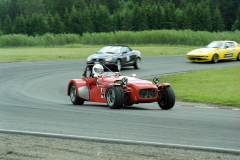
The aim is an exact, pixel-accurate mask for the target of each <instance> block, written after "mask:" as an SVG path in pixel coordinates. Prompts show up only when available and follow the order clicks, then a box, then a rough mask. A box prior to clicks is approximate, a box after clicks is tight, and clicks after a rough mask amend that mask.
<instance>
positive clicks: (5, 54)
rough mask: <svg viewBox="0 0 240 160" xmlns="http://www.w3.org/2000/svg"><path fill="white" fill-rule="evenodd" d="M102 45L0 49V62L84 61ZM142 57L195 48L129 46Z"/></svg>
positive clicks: (184, 52) (178, 52)
mask: <svg viewBox="0 0 240 160" xmlns="http://www.w3.org/2000/svg"><path fill="white" fill-rule="evenodd" d="M102 47H103V45H94V46H93V45H81V44H72V45H66V46H62V47H51V48H50V47H16V48H0V61H42V60H59V59H75V58H79V59H85V58H87V57H88V56H89V55H91V54H93V53H95V52H96V51H98V50H100V49H101V48H102ZM130 47H131V48H132V49H134V50H139V51H141V53H142V56H157V55H176V54H186V53H187V52H189V51H190V50H192V49H195V48H197V46H183V45H178V46H176V45H175V46H171V45H131V46H130Z"/></svg>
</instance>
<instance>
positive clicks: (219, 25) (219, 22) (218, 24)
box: [212, 6, 224, 31]
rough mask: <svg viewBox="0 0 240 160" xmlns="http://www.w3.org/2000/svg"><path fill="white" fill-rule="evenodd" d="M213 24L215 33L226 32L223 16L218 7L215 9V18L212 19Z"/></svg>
mask: <svg viewBox="0 0 240 160" xmlns="http://www.w3.org/2000/svg"><path fill="white" fill-rule="evenodd" d="M212 24H213V26H212V27H213V28H212V29H213V31H223V30H224V23H223V18H222V15H221V11H220V10H219V8H218V6H217V7H216V8H215V10H214V12H213V18H212Z"/></svg>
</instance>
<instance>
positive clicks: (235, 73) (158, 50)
mask: <svg viewBox="0 0 240 160" xmlns="http://www.w3.org/2000/svg"><path fill="white" fill-rule="evenodd" d="M102 47H103V46H102V45H81V44H71V45H65V46H61V47H52V48H48V47H47V48H44V47H31V48H30V47H29V48H28V47H19V48H0V62H4V61H43V60H59V59H85V58H87V57H88V56H89V55H90V54H93V53H95V52H96V51H98V50H99V49H100V48H102ZM130 47H131V48H132V49H135V50H140V51H141V53H142V55H143V56H157V55H173V54H186V53H187V52H189V51H191V50H192V49H195V48H199V47H202V46H183V45H174V46H173V45H172V46H171V45H151V44H149V45H131V46H130ZM193 65H194V64H193ZM239 79H240V66H237V67H229V68H221V69H209V70H201V71H192V72H187V73H181V74H174V75H165V76H161V77H160V82H162V83H164V82H169V83H170V84H171V86H172V87H173V89H174V91H175V94H176V99H177V100H180V101H188V102H200V103H211V104H217V105H228V106H235V107H240V101H239V99H240V86H239Z"/></svg>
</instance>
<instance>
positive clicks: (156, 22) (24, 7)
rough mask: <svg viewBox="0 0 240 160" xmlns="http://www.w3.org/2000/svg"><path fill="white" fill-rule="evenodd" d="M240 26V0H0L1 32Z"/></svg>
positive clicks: (231, 28) (225, 28)
mask: <svg viewBox="0 0 240 160" xmlns="http://www.w3.org/2000/svg"><path fill="white" fill-rule="evenodd" d="M162 29H165V30H168V29H175V30H185V29H190V30H193V31H209V32H221V31H235V30H240V1H239V0H221V1H219V0H201V1H198V2H196V1H195V0H0V35H3V34H26V35H29V36H35V35H43V34H45V33H53V34H61V33H71V34H72V33H73V34H79V35H82V34H83V33H94V32H116V31H144V30H162Z"/></svg>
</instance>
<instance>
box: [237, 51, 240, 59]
mask: <svg viewBox="0 0 240 160" xmlns="http://www.w3.org/2000/svg"><path fill="white" fill-rule="evenodd" d="M237 60H238V61H240V53H238V56H237Z"/></svg>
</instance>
